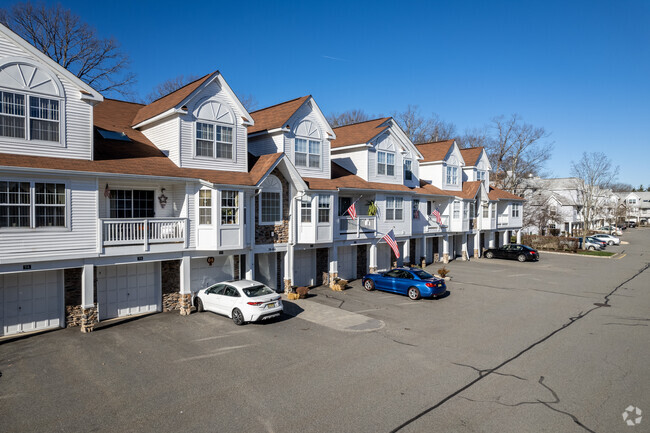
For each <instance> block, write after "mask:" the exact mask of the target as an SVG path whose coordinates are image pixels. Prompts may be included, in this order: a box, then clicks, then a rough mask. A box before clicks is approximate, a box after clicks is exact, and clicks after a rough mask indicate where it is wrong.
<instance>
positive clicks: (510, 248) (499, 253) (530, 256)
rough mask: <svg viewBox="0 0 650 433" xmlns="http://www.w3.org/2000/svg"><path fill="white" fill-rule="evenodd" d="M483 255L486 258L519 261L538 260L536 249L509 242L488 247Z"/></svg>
mask: <svg viewBox="0 0 650 433" xmlns="http://www.w3.org/2000/svg"><path fill="white" fill-rule="evenodd" d="M483 256H484V257H485V258H486V259H492V258H497V259H516V260H519V261H520V262H525V261H526V260H533V261H534V260H539V253H538V252H537V250H536V249H534V248H531V247H529V246H526V245H520V244H509V245H504V246H502V247H499V248H490V249H489V250H485V253H484V254H483Z"/></svg>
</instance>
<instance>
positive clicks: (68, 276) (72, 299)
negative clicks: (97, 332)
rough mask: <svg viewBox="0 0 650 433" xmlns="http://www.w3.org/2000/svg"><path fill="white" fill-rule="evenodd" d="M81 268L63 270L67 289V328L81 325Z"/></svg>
mask: <svg viewBox="0 0 650 433" xmlns="http://www.w3.org/2000/svg"><path fill="white" fill-rule="evenodd" d="M81 273H82V269H81V268H70V269H64V270H63V284H64V288H65V326H66V328H71V327H73V326H80V325H81V316H82V315H83V308H81Z"/></svg>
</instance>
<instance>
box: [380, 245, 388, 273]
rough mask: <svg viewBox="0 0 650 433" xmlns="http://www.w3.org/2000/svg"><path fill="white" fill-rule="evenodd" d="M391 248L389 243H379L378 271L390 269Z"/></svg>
mask: <svg viewBox="0 0 650 433" xmlns="http://www.w3.org/2000/svg"><path fill="white" fill-rule="evenodd" d="M390 253H391V249H390V246H389V245H388V244H383V243H382V244H377V271H387V270H389V269H390Z"/></svg>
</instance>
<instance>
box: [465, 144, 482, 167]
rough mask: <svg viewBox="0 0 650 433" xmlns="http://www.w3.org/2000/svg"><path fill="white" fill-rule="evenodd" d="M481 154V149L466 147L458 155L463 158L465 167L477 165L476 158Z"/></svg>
mask: <svg viewBox="0 0 650 433" xmlns="http://www.w3.org/2000/svg"><path fill="white" fill-rule="evenodd" d="M481 152H483V147H468V148H467V149H460V154H461V155H462V156H463V160H464V161H465V165H466V166H473V165H476V164H477V163H478V158H479V157H480V156H481Z"/></svg>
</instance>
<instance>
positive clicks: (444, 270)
mask: <svg viewBox="0 0 650 433" xmlns="http://www.w3.org/2000/svg"><path fill="white" fill-rule="evenodd" d="M447 274H449V269H447V268H440V269H438V275H440V276H441V277H442V278H445V277H446V276H447Z"/></svg>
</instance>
